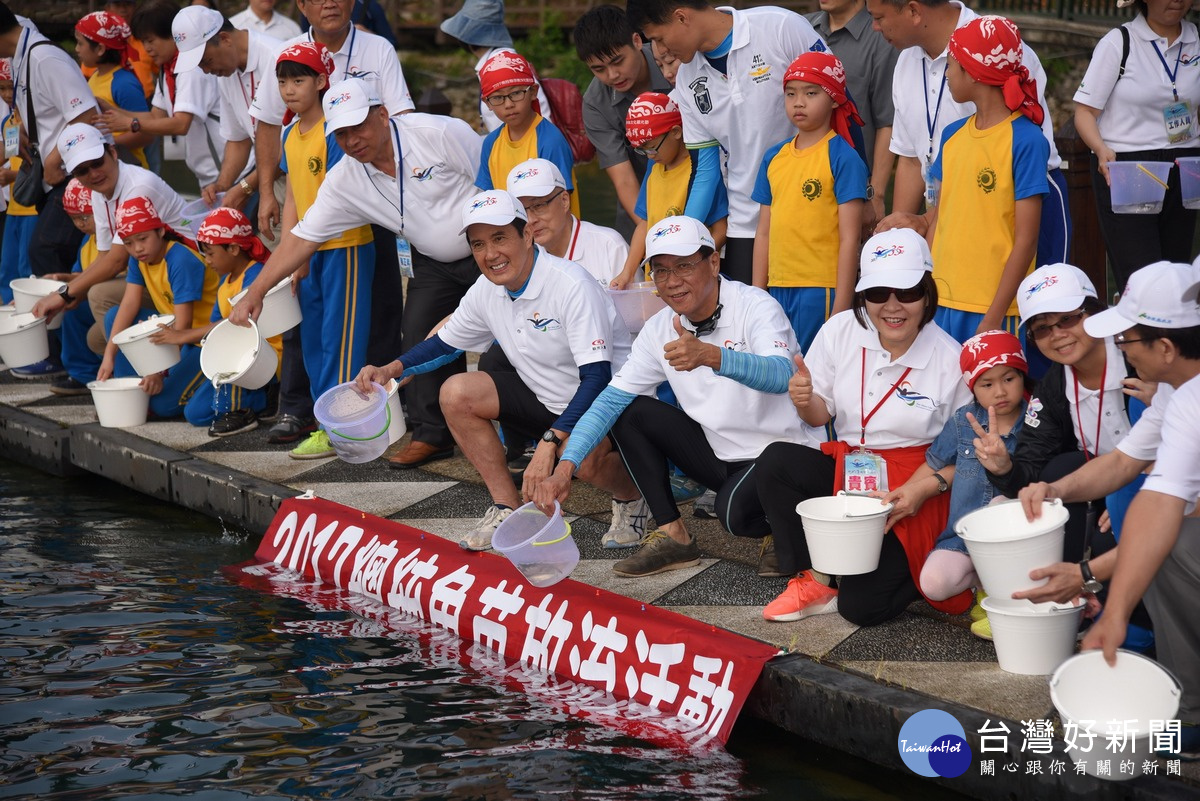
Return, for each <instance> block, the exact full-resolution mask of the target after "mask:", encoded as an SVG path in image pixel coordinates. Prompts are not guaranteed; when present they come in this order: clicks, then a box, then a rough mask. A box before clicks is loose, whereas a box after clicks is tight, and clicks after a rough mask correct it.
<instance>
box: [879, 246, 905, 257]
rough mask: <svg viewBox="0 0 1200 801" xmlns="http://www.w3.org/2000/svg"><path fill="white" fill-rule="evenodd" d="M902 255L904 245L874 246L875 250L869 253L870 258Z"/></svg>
mask: <svg viewBox="0 0 1200 801" xmlns="http://www.w3.org/2000/svg"><path fill="white" fill-rule="evenodd" d="M902 255H904V245H888V246H887V247H878V248H875V251H874V252H873V253H871V258H872V259H888V258H891V257H892V256H902Z"/></svg>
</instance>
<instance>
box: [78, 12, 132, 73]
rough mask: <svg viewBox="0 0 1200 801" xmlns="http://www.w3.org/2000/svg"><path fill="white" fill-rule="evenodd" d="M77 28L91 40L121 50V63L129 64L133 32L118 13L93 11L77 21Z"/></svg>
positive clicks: (111, 48)
mask: <svg viewBox="0 0 1200 801" xmlns="http://www.w3.org/2000/svg"><path fill="white" fill-rule="evenodd" d="M75 30H77V31H79V32H80V33H81V34H83V36H84V38H85V39H88V40H89V41H92V42H97V43H99V44H102V45H104V46H105V47H107V48H108V49H109V50H116V51H118V52H120V53H121V64H122V65H124V66H128V65H129V62H130V60H131V59H132V58H133V53H132V52H131V51H132V48H131V47H130V46H129V37H130V36H132V35H133V34H132V33H130V31H129V24H128V23H127V22H125V20H123V19H121V18H120V17H118V16H117V15H116V14H110V13H108V12H107V11H93V12H92V13H91V14H88V15H87V16H86V17H84V18H83V19H81V20H79V22H76V23H75Z"/></svg>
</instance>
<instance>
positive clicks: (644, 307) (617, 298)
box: [608, 281, 667, 334]
mask: <svg viewBox="0 0 1200 801" xmlns="http://www.w3.org/2000/svg"><path fill="white" fill-rule="evenodd" d="M608 296H609V297H610V298H612V302H613V305H614V306H616V307H617V312H618V313H619V314H620V315H621V319H623V320H624V321H625V326H626V327H627V328H628V329H629V333H631V334H636V333H637V332H638V331H641V330H642V326H644V325H645V324H646V321H647V320H649V319H650V318H651V317H653V316H654V315H656V314H658V312H659V311H660V310H662V309H665V308H666V307H667V303H666V301H664V300H663V299H662V298H660V297H659V296H658V292H656V291H655V289H654V282H653V281H639V282H637V283H632V284H630V285H629V288H628V289H609V290H608Z"/></svg>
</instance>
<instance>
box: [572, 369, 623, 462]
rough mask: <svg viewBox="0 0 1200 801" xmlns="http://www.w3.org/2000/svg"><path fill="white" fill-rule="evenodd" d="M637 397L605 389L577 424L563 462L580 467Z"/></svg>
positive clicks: (621, 390)
mask: <svg viewBox="0 0 1200 801" xmlns="http://www.w3.org/2000/svg"><path fill="white" fill-rule="evenodd" d="M636 397H637V395H634V394H633V393H630V392H626V391H625V390H623V389H617V388H616V387H614V386H607V387H605V388H604V390H603V391H602V392H601V393H600V394H599V395H597V396H596V400H595V401H593V402H592V407H591V408H590V409H588V410H587V411H586V412H584V414H583V417H580V418H579V422H578V423H576V424H575V430H573V431H572V432H571V439H570V440H568V441H567V447H565V448H563V455H562V459H561V461H564V462H570V463H571V464H573V465H575V466H576V467H578V466H579V465H580V463H581V462H583V460H584V459H585V458H587V455H588V454H589V453H591V452H592V449H593V448H595V447H596V446H597V445H598V444H600V440H602V439H604V435H605V434H607V433H608V430H609V429H610V428H612V427H613V423H615V422H617V418H618V417H620V416H621V412H623V411H625V409H626V408H627V407H628V406H629V404H631V403H633V399H634V398H636Z"/></svg>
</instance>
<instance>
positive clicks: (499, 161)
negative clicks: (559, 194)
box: [475, 51, 580, 217]
mask: <svg viewBox="0 0 1200 801" xmlns="http://www.w3.org/2000/svg"><path fill="white" fill-rule="evenodd" d="M479 85H480V88H481V91H482V92H483V100H484V102H485V103H487V104H488V106H490V107H491V108H492V110H493V111H495V112H496V116H498V117H499V118H500V121H501V123H503V124H502V125H501V126H500V127H499V128H497V129H496V130H494V131H492V132H491V133H489V134H488V135H487V136H486V137H485V138H484V140H483V152H482V154H481V155H480V157H479V174H478V175H477V176H476V177H475V186H477V187H479V188H480V189H482V190H484V191H487V190H489V189H496V188H498V187H502V186H505V185H506V183H507V180H508V174H509V173H510V172H512V169H513V167H515V166H517V165H518V164H520V163H521V162H523V161H528V160H529V159H546V160H547V161H551V162H554V164H555V165H557V167H558V170H559V172H561V173H562V175H563V178H564V179H565V181H566V185H567V191H568V192H569V193H570V195H571V213H572V214H574V215H575V216H576V217H578V216H580V215H579V196H578V194H577V193H576V192H575V191H574V189H575V158H574V157H573V156H572V155H571V146H570V145H569V144H568V143H567V138H566V137H565V136H563V135H562V132H561V131H559V130H558V129H557V128H555V127H554V124H553V123H551V122H550V121H549V120H547V119H546V118H545V117H543V116H542V115H541V114H540V113H539V106H538V105H537V104H536V103H535V101H536V100H537V88H538V84H537V76H536V75H535V74H534V71H533V65H531V64H530V63H529V62H528V61H526V60H525V59H524V58H522V57H521V56H519V55H517V54H516V53H510V52H504V51H502V52H499V53H497V54H496V55H494V56H492V57H491V58H490V59H488V61H487V63H486V64H484V65H483V69H482V70H481V71H480V73H479Z"/></svg>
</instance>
